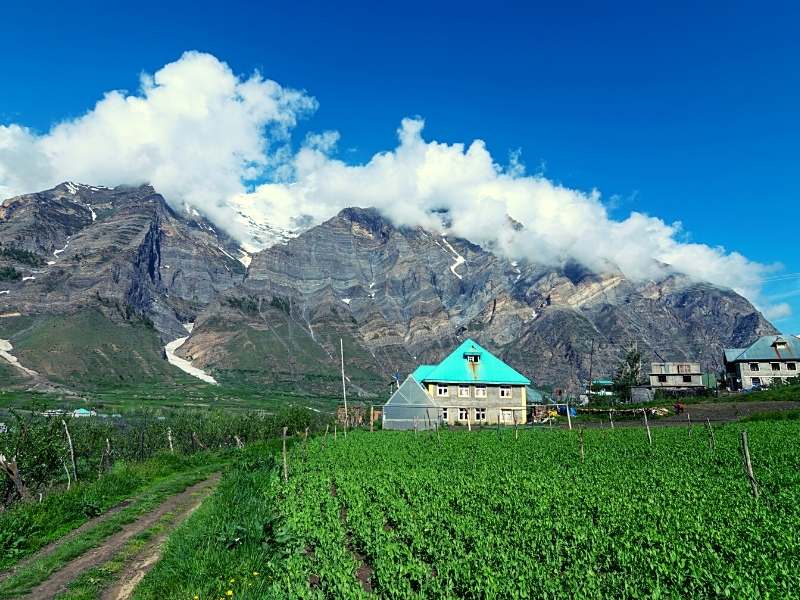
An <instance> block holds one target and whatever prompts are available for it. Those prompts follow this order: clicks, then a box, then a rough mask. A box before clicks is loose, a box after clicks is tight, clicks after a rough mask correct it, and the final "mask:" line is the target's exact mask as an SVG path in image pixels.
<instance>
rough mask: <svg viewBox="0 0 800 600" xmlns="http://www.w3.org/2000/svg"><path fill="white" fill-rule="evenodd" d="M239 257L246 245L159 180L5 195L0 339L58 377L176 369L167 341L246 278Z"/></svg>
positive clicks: (0, 217) (0, 234) (0, 219)
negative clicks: (176, 204)
mask: <svg viewBox="0 0 800 600" xmlns="http://www.w3.org/2000/svg"><path fill="white" fill-rule="evenodd" d="M237 254H238V255H239V256H240V257H241V258H242V259H243V260H245V262H247V258H249V256H248V257H247V258H245V255H244V254H243V253H241V251H240V250H239V249H238V244H236V243H234V242H233V241H232V240H230V239H229V238H227V236H225V235H224V234H221V233H219V232H217V231H216V230H215V228H214V226H213V225H212V224H211V223H209V222H207V221H206V220H205V219H203V218H202V217H201V216H200V215H199V214H194V215H192V214H189V213H187V214H183V215H179V214H177V213H176V212H175V211H173V210H172V209H171V208H170V207H169V205H168V204H167V203H166V202H165V201H164V198H163V197H161V196H160V195H159V194H157V193H156V192H155V191H154V190H153V189H152V188H151V187H150V186H141V187H136V188H124V187H119V188H115V189H108V188H99V187H93V186H85V185H77V184H73V183H65V184H62V185H59V186H57V187H56V188H54V189H52V190H48V191H46V192H41V193H37V194H29V195H24V196H18V197H15V198H11V199H8V200H6V201H5V202H3V203H2V205H0V273H2V275H0V338H4V339H11V340H12V343H13V345H14V347H15V348H17V349H18V350H19V351H20V353H21V355H26V354H27V356H25V358H26V360H25V361H22V359H20V360H21V361H22V362H23V364H26V363H27V364H28V365H31V368H33V369H34V370H36V371H37V372H38V371H41V373H42V374H45V375H47V376H48V377H53V378H54V379H56V380H63V381H74V380H75V379H76V377H77V378H78V379H82V378H89V379H91V378H93V377H101V376H102V377H104V376H105V375H106V374H111V380H112V381H113V380H114V378H115V374H117V373H122V372H124V373H125V374H126V375H127V376H129V377H130V378H133V377H135V376H136V374H137V372H139V373H143V374H145V375H147V374H152V375H153V376H154V377H161V376H164V375H165V374H167V375H168V374H169V373H170V372H171V371H172V369H171V368H169V367H167V366H165V363H164V361H163V360H162V349H161V347H162V346H163V344H162V342H163V341H166V340H171V339H174V338H175V337H178V336H179V335H180V334H183V335H185V333H186V332H185V330H184V327H183V325H182V323H185V322H189V321H191V320H192V319H193V318H194V315H196V314H197V313H198V312H199V311H201V310H202V309H203V308H204V307H205V306H206V305H207V304H208V303H209V302H210V301H211V300H212V299H213V298H215V297H216V295H217V294H219V293H220V292H222V291H224V290H226V289H228V288H230V287H232V286H234V285H236V284H237V283H239V282H241V281H242V279H243V277H244V272H245V266H244V264H243V263H242V262H240V260H237V258H235V256H236V255H237ZM78 324H81V328H77V325H78ZM48 332H50V333H49V334H48ZM131 361H133V364H134V365H136V368H133V367H132V366H131V365H132V363H131Z"/></svg>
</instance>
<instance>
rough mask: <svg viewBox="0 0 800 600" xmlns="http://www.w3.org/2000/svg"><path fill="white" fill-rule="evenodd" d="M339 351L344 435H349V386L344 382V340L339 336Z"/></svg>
mask: <svg viewBox="0 0 800 600" xmlns="http://www.w3.org/2000/svg"><path fill="white" fill-rule="evenodd" d="M339 353H340V354H341V356H342V397H343V398H344V436H345V437H347V419H348V417H347V388H346V386H345V382H344V342H343V341H342V338H339Z"/></svg>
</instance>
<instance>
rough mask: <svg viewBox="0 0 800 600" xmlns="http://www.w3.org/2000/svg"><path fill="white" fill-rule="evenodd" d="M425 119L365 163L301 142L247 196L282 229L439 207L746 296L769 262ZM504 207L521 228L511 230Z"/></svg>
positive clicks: (561, 251) (522, 252) (567, 248)
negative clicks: (686, 232) (349, 209)
mask: <svg viewBox="0 0 800 600" xmlns="http://www.w3.org/2000/svg"><path fill="white" fill-rule="evenodd" d="M423 126H424V123H423V121H422V120H421V119H404V120H403V122H402V125H401V127H400V129H399V130H398V137H399V144H398V146H397V147H396V148H395V149H394V150H392V151H389V152H382V153H379V154H376V155H375V156H373V157H372V159H371V160H370V161H369V162H367V163H366V164H363V165H349V164H347V163H345V162H343V161H341V160H336V159H334V158H331V157H330V156H329V155H328V154H327V153H326V152H325V149H324V148H321V147H320V146H319V145H313V144H307V145H306V146H305V147H304V148H302V149H301V150H300V151H299V152H298V153H297V154H296V155H295V156H294V158H293V161H292V178H291V179H292V180H291V183H269V184H264V185H261V186H259V187H258V188H257V189H256V190H254V192H252V193H251V194H249V196H251V197H253V198H258V200H259V201H260V202H261V203H263V204H264V205H266V206H268V207H269V208H268V209H267V212H268V214H270V215H272V218H273V219H275V220H276V221H277V222H279V223H280V225H281V226H284V227H289V228H291V227H292V226H293V224H294V222H295V221H294V220H295V219H296V217H297V216H298V215H300V214H302V215H308V216H310V217H311V220H313V221H314V222H320V221H322V220H324V219H327V218H329V217H331V216H332V215H334V214H335V213H336V212H337V211H338V210H340V209H341V208H344V207H346V206H375V207H377V208H378V209H380V210H381V211H382V212H383V213H384V214H385V215H387V216H388V217H389V218H391V219H392V220H393V221H394V222H395V223H396V224H398V225H421V226H423V227H426V228H430V229H440V228H441V220H440V217H439V216H437V213H436V212H434V211H441V210H446V211H447V212H448V217H449V219H450V225H449V229H450V231H451V232H452V233H453V234H455V235H458V236H461V237H464V238H467V239H470V240H472V241H474V242H476V243H478V244H482V245H484V246H486V247H489V248H492V249H494V250H495V251H496V252H499V253H501V254H504V255H506V256H508V257H510V258H528V259H530V260H532V261H534V262H537V263H540V264H547V265H557V264H561V263H563V262H564V260H566V259H569V258H572V259H575V260H578V261H580V262H582V263H584V264H586V265H587V266H589V267H591V268H594V269H596V270H606V269H609V268H613V265H616V266H618V267H619V268H620V269H621V270H622V271H623V272H624V273H625V274H626V275H628V276H630V277H632V278H635V279H643V278H656V277H660V276H663V275H665V274H666V273H667V272H672V271H677V272H681V273H685V274H687V275H690V276H692V277H695V278H697V279H701V280H705V281H710V282H712V283H716V284H719V285H724V286H728V287H732V288H734V289H737V290H739V291H741V292H743V293H745V294H748V295H749V296H751V297H754V296H755V295H757V293H758V290H759V288H760V283H761V279H762V277H763V276H764V274H765V273H767V272H769V271H770V270H772V269H773V268H774V267H769V266H765V265H762V264H759V263H755V262H752V261H749V260H748V259H747V258H745V257H744V256H742V255H741V254H738V253H736V252H727V251H725V250H724V249H723V248H718V247H710V246H706V245H703V244H697V243H685V242H681V241H680V240H679V238H680V237H681V235H682V230H681V225H680V223H673V224H668V223H665V222H664V221H662V220H660V219H658V218H655V217H651V216H648V215H645V214H642V213H638V212H634V213H631V214H630V216H628V217H627V218H626V219H624V220H622V221H617V220H613V219H611V218H610V217H609V215H608V212H607V210H606V207H605V205H604V204H603V202H602V201H601V197H600V193H599V192H597V191H596V190H593V191H591V192H588V193H585V192H581V191H578V190H574V189H570V188H566V187H564V186H561V185H558V184H555V183H553V182H552V181H550V180H548V179H547V178H545V177H544V176H543V175H541V174H539V175H531V176H526V175H525V174H524V173H525V170H524V167H523V166H522V165H521V163H520V161H519V154H518V153H513V154H512V155H511V160H510V164H509V165H508V167H505V168H503V167H501V166H500V165H498V164H497V163H495V161H494V160H493V158H492V156H491V155H490V154H489V151H488V150H487V149H486V146H485V144H484V142H482V141H481V140H476V141H474V142H472V143H471V144H469V145H464V144H444V143H439V142H435V141H426V140H424V139H423V137H422V130H423ZM507 216H510V217H511V218H513V219H514V220H516V221H518V222H520V223H522V224H523V225H524V229H523V230H522V231H516V230H514V228H512V227H511V226H510V225H509V222H508V220H507V218H506V217H507Z"/></svg>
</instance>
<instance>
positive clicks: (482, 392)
mask: <svg viewBox="0 0 800 600" xmlns="http://www.w3.org/2000/svg"><path fill="white" fill-rule="evenodd" d="M530 383H531V382H530V380H529V379H528V378H527V377H525V376H524V375H522V374H520V373H518V372H517V371H515V370H514V369H512V368H511V367H510V366H508V365H507V364H506V363H504V362H503V361H502V360H500V359H499V358H497V357H496V356H495V355H494V354H492V353H491V352H489V351H488V350H486V349H485V348H482V347H481V346H480V345H478V344H477V343H476V342H474V341H472V340H466V341H465V342H464V343H462V344H461V345H460V346H459V347H458V348H456V349H455V350H454V351H453V352H452V353H451V354H450V355H449V356H448V357H447V358H445V359H444V360H443V361H442V362H440V363H439V364H438V365H420V366H419V367H417V369H416V370H415V371H414V372H413V373H412V374H411V375H409V377H408V378H407V379H406V381H405V382H404V383H403V385H401V386H400V388H399V389H398V390H396V391H395V393H394V394H392V397H391V398H389V401H388V402H387V403H386V404H385V405H384V411H383V426H384V428H385V429H411V428H414V427H417V428H428V427H431V426H433V425H434V424H437V423H449V424H462V425H466V424H470V425H481V424H493V423H497V421H498V418H499V420H500V422H501V423H503V424H506V425H509V424H514V423H515V422H516V423H517V424H523V423H525V419H526V407H527V389H526V388H527V386H528V385H530Z"/></svg>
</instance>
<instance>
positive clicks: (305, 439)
mask: <svg viewBox="0 0 800 600" xmlns="http://www.w3.org/2000/svg"><path fill="white" fill-rule="evenodd" d="M307 460H308V427H306V430H305V431H304V432H303V462H306V461H307Z"/></svg>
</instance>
